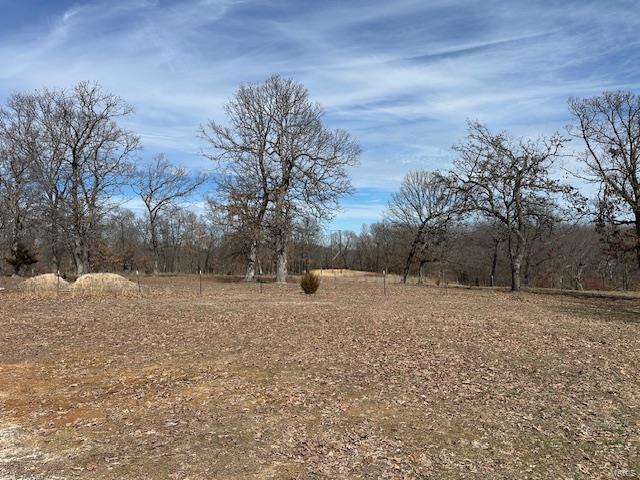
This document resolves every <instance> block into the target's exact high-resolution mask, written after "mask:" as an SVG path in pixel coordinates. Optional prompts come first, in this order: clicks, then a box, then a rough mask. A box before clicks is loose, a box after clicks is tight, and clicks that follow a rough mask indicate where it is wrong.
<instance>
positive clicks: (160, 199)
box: [132, 154, 207, 275]
mask: <svg viewBox="0 0 640 480" xmlns="http://www.w3.org/2000/svg"><path fill="white" fill-rule="evenodd" d="M206 179H207V177H206V175H203V174H199V175H190V174H189V173H188V171H187V170H186V169H185V168H184V167H179V166H176V165H173V164H172V163H171V162H170V161H169V160H167V158H166V156H165V155H164V154H159V155H157V156H156V157H155V158H154V159H153V161H152V162H151V163H149V164H148V165H147V166H146V167H144V168H141V169H138V170H137V171H136V173H135V175H134V181H133V183H132V186H133V189H134V191H135V192H136V193H137V194H138V196H140V198H141V199H142V201H143V202H144V206H145V208H146V210H147V212H146V213H147V221H148V228H149V237H150V239H151V248H152V251H153V273H154V275H157V274H158V273H159V252H158V248H159V246H158V216H159V215H161V214H162V212H164V211H165V210H167V209H168V208H170V207H174V206H176V204H177V203H178V202H179V201H180V200H182V199H185V198H186V197H188V196H189V195H191V194H192V193H193V192H195V191H196V190H197V189H198V188H199V187H200V186H201V185H202V184H203V183H204V182H205V181H206Z"/></svg>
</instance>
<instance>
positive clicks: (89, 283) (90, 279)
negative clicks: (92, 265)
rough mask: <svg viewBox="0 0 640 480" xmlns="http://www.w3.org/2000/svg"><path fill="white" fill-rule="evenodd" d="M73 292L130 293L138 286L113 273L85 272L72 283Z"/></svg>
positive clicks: (136, 289)
mask: <svg viewBox="0 0 640 480" xmlns="http://www.w3.org/2000/svg"><path fill="white" fill-rule="evenodd" d="M72 288H73V291H74V292H75V293H127V292H129V293H131V292H137V291H138V286H137V285H136V284H135V283H133V282H131V281H129V280H127V279H126V278H124V277H123V276H122V275H117V274H115V273H87V274H85V275H82V276H81V277H79V278H78V279H77V280H76V281H75V282H74V283H73V285H72Z"/></svg>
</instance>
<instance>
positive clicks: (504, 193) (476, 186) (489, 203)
mask: <svg viewBox="0 0 640 480" xmlns="http://www.w3.org/2000/svg"><path fill="white" fill-rule="evenodd" d="M563 143H564V139H563V138H562V137H561V136H559V135H554V136H552V137H550V138H540V139H538V140H530V139H524V138H520V139H514V138H512V137H510V136H509V135H508V134H507V133H504V132H501V133H497V134H496V133H492V132H490V131H489V130H488V129H487V127H485V126H484V125H482V124H480V123H477V122H470V123H469V132H468V135H467V138H466V140H465V141H464V142H462V143H461V144H459V145H458V146H456V147H454V148H455V150H456V151H457V152H458V154H459V157H458V159H457V160H456V161H455V169H454V171H453V172H452V174H453V177H454V179H455V182H454V186H455V188H456V189H457V190H458V192H459V194H460V195H461V196H463V197H464V198H465V200H466V203H467V208H468V209H469V210H471V211H473V212H476V213H478V214H480V215H482V216H484V217H486V218H489V219H492V220H495V221H497V222H499V223H501V224H502V225H503V226H504V228H505V229H506V232H507V242H508V252H509V259H510V262H511V289H512V290H513V291H518V290H520V284H521V278H520V277H521V268H522V265H523V260H524V257H525V254H526V251H527V247H528V243H527V242H528V238H529V237H528V230H529V229H530V228H531V226H532V225H534V224H536V223H538V222H540V221H542V219H543V218H544V217H549V216H550V215H551V214H552V213H553V212H554V210H555V209H556V208H557V207H558V205H559V198H558V195H559V194H570V193H572V191H573V189H572V188H571V187H570V186H568V185H565V184H563V183H562V182H561V181H559V180H558V179H556V178H554V177H553V176H552V171H553V167H554V164H555V162H556V160H557V159H558V157H559V155H560V151H561V149H562V147H563Z"/></svg>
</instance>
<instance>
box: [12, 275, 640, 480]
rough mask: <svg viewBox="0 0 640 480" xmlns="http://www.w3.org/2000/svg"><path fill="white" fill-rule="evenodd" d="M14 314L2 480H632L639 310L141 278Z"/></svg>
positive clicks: (566, 300) (543, 299)
mask: <svg viewBox="0 0 640 480" xmlns="http://www.w3.org/2000/svg"><path fill="white" fill-rule="evenodd" d="M144 282H145V284H146V286H147V293H145V294H144V295H143V296H141V297H137V296H136V297H132V298H127V297H116V298H105V297H100V296H87V297H75V298H74V297H70V296H66V297H65V296H62V297H60V298H59V299H56V300H54V301H52V300H51V299H44V298H42V299H33V300H32V301H29V302H25V301H24V297H23V296H21V295H19V294H17V293H11V292H9V293H4V294H3V295H2V297H1V301H0V332H2V335H0V478H21V479H26V478H34V479H45V478H46V479H51V478H87V479H89V478H90V479H94V478H96V479H107V478H109V479H145V478H146V479H175V478H180V479H182V478H193V479H200V478H225V479H230V478H260V479H262V478H273V479H293V478H301V479H319V478H327V479H337V478H340V479H342V478H371V479H373V478H398V479H424V478H478V479H486V478H531V479H534V478H535V479H547V478H567V479H568V478H572V479H597V478H603V479H604V478H620V479H622V478H638V475H639V474H640V455H639V448H640V446H639V445H640V444H639V442H640V437H639V432H640V428H639V427H640V425H639V422H640V411H639V408H640V394H639V392H640V376H639V373H640V356H639V355H638V353H639V352H640V335H639V331H638V329H639V328H640V323H639V322H638V318H639V317H640V314H639V313H638V312H639V311H640V301H639V300H638V299H637V298H636V299H620V300H610V299H597V298H595V299H594V298H570V297H564V296H553V297H547V296H543V295H533V294H520V295H512V294H508V293H505V292H498V291H490V290H464V289H449V290H444V289H437V288H429V287H418V286H400V285H395V284H394V285H390V286H388V295H387V296H386V297H385V296H383V295H382V289H381V286H380V285H376V284H364V283H361V284H358V283H355V281H354V282H352V283H348V282H345V283H343V284H339V285H338V286H337V287H335V288H334V287H333V286H332V285H327V286H326V288H322V289H320V290H319V291H318V293H317V294H316V295H314V296H306V295H304V294H303V293H301V292H300V290H299V287H298V285H295V284H292V285H285V286H283V285H275V284H265V285H262V288H263V293H262V294H260V293H259V291H260V290H259V288H260V286H258V285H254V284H244V283H238V284H222V283H213V282H211V281H210V279H207V278H205V283H204V293H203V295H202V296H200V295H198V280H197V278H193V277H191V278H186V277H174V278H158V279H156V278H145V279H144Z"/></svg>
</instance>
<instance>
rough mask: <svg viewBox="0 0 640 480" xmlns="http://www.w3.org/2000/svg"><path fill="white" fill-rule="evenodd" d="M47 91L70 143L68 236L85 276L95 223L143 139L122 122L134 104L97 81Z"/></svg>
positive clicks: (66, 157)
mask: <svg viewBox="0 0 640 480" xmlns="http://www.w3.org/2000/svg"><path fill="white" fill-rule="evenodd" d="M45 94H46V95H48V96H49V97H50V98H51V99H52V101H53V102H54V106H53V107H52V108H54V109H55V110H56V114H55V118H56V119H57V121H58V122H59V123H58V124H57V125H55V126H52V127H53V128H55V129H56V131H55V135H59V138H60V139H61V144H62V145H63V146H64V148H65V151H64V161H65V164H66V165H65V168H66V170H67V174H68V175H69V187H68V192H67V195H66V196H65V205H66V207H67V208H68V209H69V213H70V225H69V227H70V228H69V235H70V236H71V243H72V253H73V260H74V263H75V266H76V274H78V275H82V274H83V273H86V272H87V271H89V269H90V263H89V254H90V245H91V240H92V237H93V236H94V234H95V228H96V226H97V225H98V222H99V220H100V218H101V216H102V215H103V214H104V213H105V211H106V210H107V209H108V207H109V205H110V203H109V200H110V197H111V196H112V195H113V194H114V193H115V192H116V191H117V189H118V188H119V187H120V186H121V185H123V184H124V183H125V174H127V173H129V171H130V163H129V161H130V160H131V158H132V155H133V153H134V152H135V151H136V150H137V149H138V147H139V138H138V137H137V136H136V135H134V134H133V133H132V132H130V131H129V130H127V129H125V128H123V127H120V126H119V125H118V124H117V121H118V120H121V119H123V118H126V117H128V116H129V115H131V114H132V112H133V109H132V107H130V106H129V105H128V104H127V103H125V102H124V101H123V100H122V99H120V98H119V97H117V96H115V95H113V94H110V93H107V92H104V91H103V90H102V89H101V88H100V86H99V85H97V84H92V83H88V82H81V83H79V84H78V85H76V86H75V87H74V88H73V90H71V91H64V90H60V91H53V92H45Z"/></svg>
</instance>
